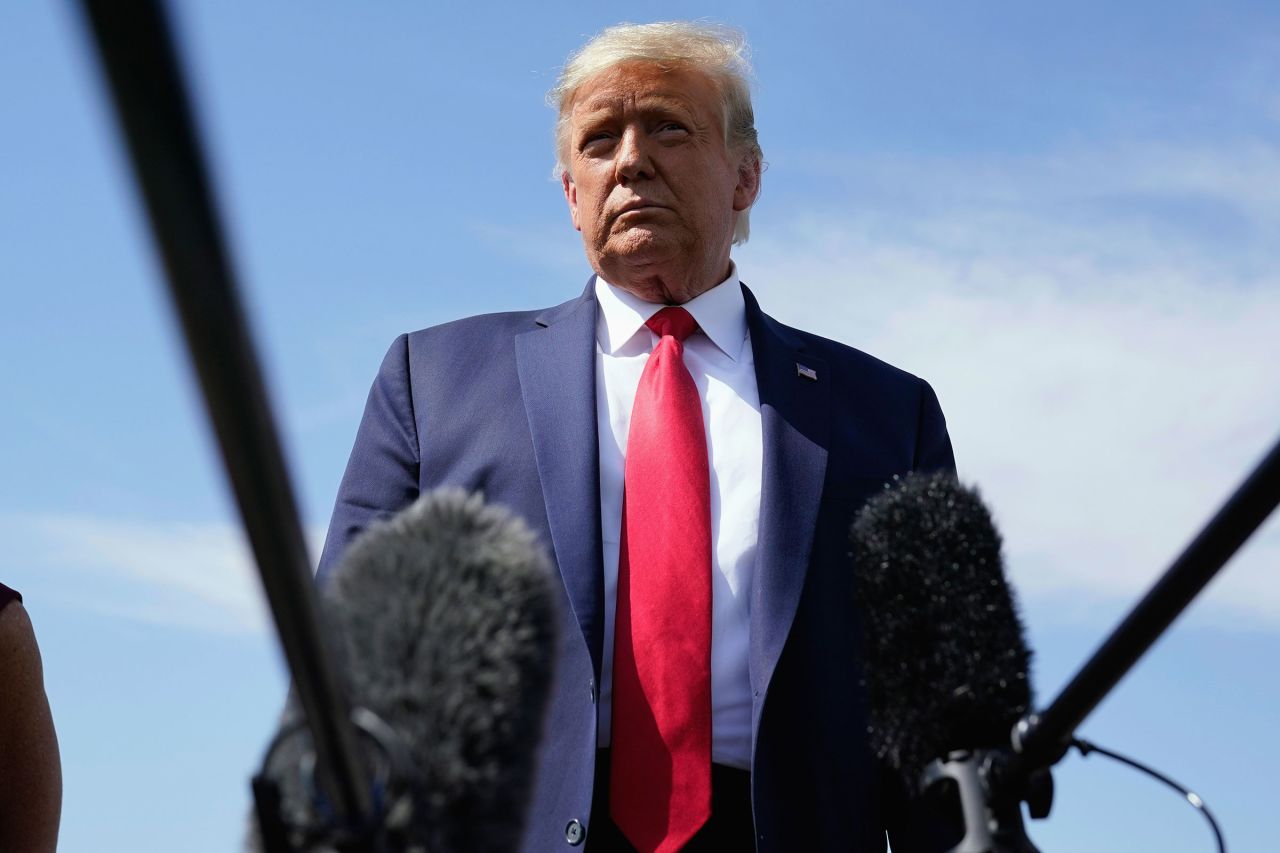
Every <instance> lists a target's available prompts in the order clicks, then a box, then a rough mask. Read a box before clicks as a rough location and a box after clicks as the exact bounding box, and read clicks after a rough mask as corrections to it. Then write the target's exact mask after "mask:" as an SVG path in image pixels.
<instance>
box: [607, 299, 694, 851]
mask: <svg viewBox="0 0 1280 853" xmlns="http://www.w3.org/2000/svg"><path fill="white" fill-rule="evenodd" d="M647 325H648V327H649V328H650V329H652V330H653V331H654V332H655V333H656V334H657V335H659V337H660V340H659V341H658V345H657V346H656V347H654V350H653V354H652V355H650V356H649V361H648V363H647V364H645V367H644V373H643V374H641V376H640V385H639V387H638V388H637V389H636V400H635V404H634V406H633V407H632V409H631V430H630V432H629V433H628V435H627V458H626V468H625V472H624V475H623V482H624V486H623V500H622V534H621V547H620V551H619V557H618V606H617V617H616V619H615V626H614V651H613V747H612V751H613V754H612V769H611V773H610V779H609V785H610V798H609V805H610V814H611V815H612V817H613V820H614V823H616V824H617V825H618V828H619V829H620V830H622V833H623V834H624V835H625V836H626V837H627V839H628V840H629V841H630V842H631V843H632V844H634V845H635V847H636V849H637V850H638V851H639V853H657V851H662V853H666V851H675V850H679V849H680V847H681V846H682V845H683V844H684V843H685V842H687V841H688V840H689V839H690V838H691V837H693V835H694V833H696V832H697V831H698V829H699V828H701V827H702V825H703V824H704V823H706V821H707V818H708V817H710V816H711V487H710V476H709V474H708V469H707V436H706V433H705V432H704V430H703V425H702V402H701V401H700V400H699V399H698V389H697V388H696V387H695V386H694V384H693V377H692V376H690V375H689V371H688V369H687V368H686V367H685V366H684V344H683V341H684V339H685V338H687V337H688V336H689V335H691V334H693V332H694V331H695V330H696V329H697V328H698V324H697V322H696V321H695V320H694V319H693V317H692V316H690V315H689V312H688V311H686V310H684V309H683V308H664V309H662V310H661V311H659V312H658V313H657V314H655V315H654V316H653V317H651V318H650V319H649V321H648V323H647Z"/></svg>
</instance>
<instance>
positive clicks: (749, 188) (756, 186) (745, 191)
mask: <svg viewBox="0 0 1280 853" xmlns="http://www.w3.org/2000/svg"><path fill="white" fill-rule="evenodd" d="M761 171H762V170H761V166H760V158H759V157H754V156H752V155H750V154H747V155H746V156H744V157H743V158H742V161H741V162H740V163H739V164H738V185H737V186H736V187H734V188H733V209H734V210H736V211H738V212H739V213H741V212H742V211H744V210H746V209H747V208H749V207H751V205H753V204H755V203H756V197H757V196H758V195H760V172H761Z"/></svg>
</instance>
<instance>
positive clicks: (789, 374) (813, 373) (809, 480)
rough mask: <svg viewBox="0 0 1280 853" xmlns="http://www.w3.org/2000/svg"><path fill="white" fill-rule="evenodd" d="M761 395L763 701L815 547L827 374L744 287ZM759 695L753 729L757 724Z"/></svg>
mask: <svg viewBox="0 0 1280 853" xmlns="http://www.w3.org/2000/svg"><path fill="white" fill-rule="evenodd" d="M742 290H743V294H744V296H745V298H746V304H747V327H748V329H749V330H750V334H751V349H752V353H753V356H754V358H755V364H756V383H757V385H758V387H759V392H760V420H761V428H762V432H763V441H764V470H763V477H762V481H761V495H760V532H759V540H758V544H757V556H756V566H755V577H754V579H753V581H752V589H751V641H750V648H751V651H750V673H751V684H752V690H753V693H754V695H755V696H756V697H763V696H764V695H765V691H766V690H767V688H768V685H769V680H770V679H771V678H772V676H773V671H774V668H775V667H776V666H777V663H778V658H779V656H780V655H781V654H782V647H783V645H784V644H785V643H786V639H787V635H788V634H789V633H790V630H791V624H792V621H793V620H794V618H795V614H796V607H797V606H798V605H799V602H800V591H801V590H802V589H803V588H804V582H805V575H806V573H807V571H808V568H809V561H810V553H811V551H812V548H813V536H814V526H815V523H816V521H817V517H818V504H819V501H820V499H821V497H822V484H823V480H824V478H825V476H826V470H827V444H828V441H829V436H830V391H829V383H830V376H829V374H828V372H827V365H826V362H824V361H822V360H821V359H818V358H816V357H815V356H814V355H813V354H812V353H808V352H805V346H804V342H803V340H802V339H801V338H800V337H799V336H798V335H796V334H795V333H794V332H792V331H791V330H790V329H788V328H786V327H785V326H783V325H781V324H780V323H778V322H777V321H775V320H774V319H773V318H771V317H768V316H766V315H765V314H764V313H763V312H761V310H760V305H759V304H758V303H757V302H756V300H755V297H754V296H753V295H752V294H751V291H749V290H747V288H746V287H745V286H744V287H743V288H742ZM760 709H761V699H760V698H757V700H756V706H755V715H754V719H753V724H758V722H759V712H760Z"/></svg>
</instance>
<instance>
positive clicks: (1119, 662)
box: [1014, 442, 1280, 768]
mask: <svg viewBox="0 0 1280 853" xmlns="http://www.w3.org/2000/svg"><path fill="white" fill-rule="evenodd" d="M1278 504H1280V442H1277V443H1276V444H1275V445H1274V446H1273V447H1272V448H1271V450H1270V451H1268V453H1267V455H1266V456H1265V457H1263V459H1262V461H1261V462H1260V463H1258V466H1257V467H1256V468H1254V470H1253V472H1252V473H1250V474H1249V476H1248V477H1247V478H1246V479H1245V481H1244V482H1243V483H1241V484H1240V487H1239V488H1237V489H1236V491H1235V493H1234V494H1232V495H1231V497H1230V498H1228V499H1227V502H1226V503H1224V504H1223V505H1222V507H1221V508H1220V509H1219V510H1218V512H1217V513H1216V514H1215V515H1214V516H1213V518H1212V519H1210V521H1209V523H1208V524H1206V525H1205V526H1204V528H1203V529H1202V530H1201V531H1200V532H1199V533H1198V534H1197V535H1196V537H1195V538H1194V539H1192V540H1191V544H1189V545H1188V546H1187V547H1186V549H1185V550H1184V551H1183V552H1182V554H1181V555H1179V557H1178V558H1177V559H1176V560H1174V562H1173V565H1171V566H1170V567H1169V568H1168V570H1167V571H1165V573H1164V575H1163V576H1161V578H1160V580H1159V581H1157V582H1156V584H1155V586H1153V587H1152V588H1151V589H1150V590H1149V591H1148V592H1147V594H1146V595H1145V596H1144V597H1143V598H1142V600H1141V601H1139V602H1138V604H1137V605H1136V606H1135V607H1134V608H1133V610H1131V611H1130V612H1129V615H1128V616H1126V617H1125V618H1124V621H1122V622H1121V623H1120V625H1119V626H1118V627H1116V629H1115V630H1114V631H1112V632H1111V635H1110V636H1109V637H1107V639H1106V640H1104V641H1103V643H1102V645H1101V646H1099V647H1098V650H1097V651H1096V652H1094V654H1093V657H1091V658H1089V660H1088V661H1087V662H1086V663H1085V664H1084V666H1082V667H1081V668H1080V669H1079V671H1078V672H1077V673H1076V675H1075V677H1074V678H1072V679H1071V681H1070V683H1068V684H1067V686H1066V687H1064V688H1063V689H1062V692H1061V693H1059V694H1058V696H1057V698H1055V699H1054V700H1053V702H1051V703H1050V704H1049V706H1048V707H1047V708H1045V710H1043V711H1041V712H1040V713H1039V714H1037V715H1033V716H1030V717H1028V718H1026V719H1025V720H1023V721H1022V722H1021V723H1019V724H1018V727H1017V729H1015V731H1014V748H1015V750H1016V751H1017V752H1018V753H1020V757H1021V761H1022V763H1023V765H1024V766H1026V767H1029V768H1035V767H1048V766H1049V765H1050V764H1054V763H1056V762H1057V761H1058V760H1059V759H1060V758H1061V757H1062V755H1063V753H1065V752H1066V750H1067V748H1068V747H1069V746H1070V745H1071V739H1072V736H1073V734H1074V733H1075V730H1076V728H1077V727H1078V726H1079V725H1080V724H1081V723H1082V722H1084V719H1085V717H1087V716H1089V714H1090V713H1091V712H1092V711H1093V709H1094V708H1096V707H1097V705H1098V703H1099V702H1101V701H1102V700H1103V699H1104V698H1105V697H1106V695H1107V694H1108V693H1109V692H1110V691H1111V689H1112V688H1113V687H1115V686H1116V684H1117V683H1118V682H1119V681H1120V679H1121V678H1123V677H1124V676H1125V675H1126V674H1127V673H1128V672H1129V670H1130V669H1132V668H1133V665H1134V664H1136V663H1137V662H1138V659H1139V658H1141V657H1142V656H1143V655H1144V654H1146V652H1147V650H1148V649H1150V648H1151V646H1152V645H1153V644H1154V643H1155V642H1156V640H1158V639H1159V638H1160V635H1161V634H1163V633H1164V631H1165V629H1166V628H1168V627H1169V625H1170V624H1172V623H1173V620H1174V619H1176V618H1177V617H1178V616H1179V614H1181V613H1182V611H1183V610H1185V609H1186V607H1187V605H1188V604H1190V603H1191V600H1192V599H1194V598H1195V597H1196V596H1197V595H1198V594H1199V593H1200V591H1201V590H1202V589H1204V587H1205V586H1206V585H1207V584H1208V583H1209V581H1211V580H1213V578H1214V576H1215V575H1217V574H1218V572H1219V571H1220V570H1221V569H1222V567H1223V566H1225V565H1226V563H1227V561H1228V560H1230V559H1231V557H1232V555H1234V554H1235V552H1236V551H1237V550H1239V548H1240V546H1241V545H1243V544H1244V543H1245V540H1246V539H1248V538H1249V537H1250V536H1251V535H1252V534H1253V532H1254V531H1255V530H1257V529H1258V528H1259V527H1260V526H1261V525H1262V523H1263V522H1264V521H1266V520H1267V516H1269V515H1270V514H1271V513H1272V511H1274V510H1275V508H1276V506H1277V505H1278Z"/></svg>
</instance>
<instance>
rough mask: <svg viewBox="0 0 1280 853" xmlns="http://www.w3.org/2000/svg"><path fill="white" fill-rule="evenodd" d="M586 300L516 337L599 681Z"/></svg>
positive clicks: (572, 587) (564, 560)
mask: <svg viewBox="0 0 1280 853" xmlns="http://www.w3.org/2000/svg"><path fill="white" fill-rule="evenodd" d="M592 285H594V279H593V280H592V281H591V282H590V283H588V285H587V292H586V293H585V294H584V295H583V296H582V297H581V298H579V299H577V300H574V301H572V302H567V303H565V304H563V305H560V306H557V307H556V308H552V309H550V310H549V311H547V312H545V313H543V314H542V315H541V316H539V317H538V318H537V323H538V326H539V328H536V329H533V330H530V331H528V332H524V333H522V334H520V335H517V336H516V341H515V344H516V370H517V372H518V374H519V377H520V391H521V395H522V396H523V398H524V406H525V411H526V412H527V414H528V416H529V429H530V431H531V433H532V436H533V452H534V458H535V461H536V462H537V465H538V477H539V479H540V481H541V483H542V495H543V500H544V501H545V503H546V507H547V522H548V524H549V526H550V528H551V541H552V547H553V548H554V549H555V557H556V563H557V564H558V565H559V568H560V575H561V578H562V579H563V581H564V585H565V590H566V591H567V592H568V595H569V602H570V605H571V606H572V608H573V613H574V616H575V617H576V618H577V620H578V625H579V627H580V628H581V629H582V636H583V639H585V640H586V643H587V648H588V649H590V650H591V659H592V662H593V664H594V665H595V671H596V675H597V677H598V676H599V673H600V656H601V649H602V648H603V642H602V635H603V632H604V587H603V583H604V581H603V579H602V574H603V573H602V569H601V564H602V562H603V557H602V546H601V542H600V459H599V451H598V449H597V445H596V440H597V439H596V402H595V400H596V379H595V349H596V303H595V299H594V297H593V295H592V294H593V290H592Z"/></svg>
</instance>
